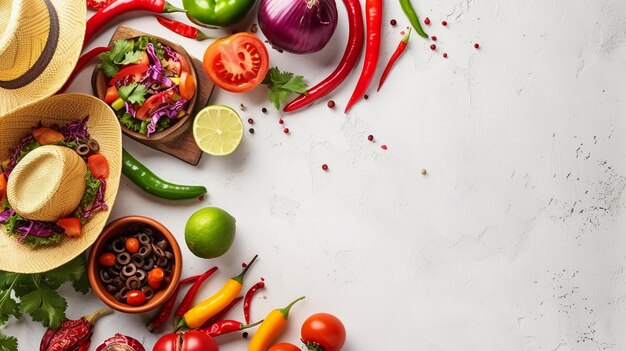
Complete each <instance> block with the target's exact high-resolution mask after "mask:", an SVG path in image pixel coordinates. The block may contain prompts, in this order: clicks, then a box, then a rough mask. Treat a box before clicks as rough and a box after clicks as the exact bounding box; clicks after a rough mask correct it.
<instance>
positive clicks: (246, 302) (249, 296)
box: [243, 282, 265, 323]
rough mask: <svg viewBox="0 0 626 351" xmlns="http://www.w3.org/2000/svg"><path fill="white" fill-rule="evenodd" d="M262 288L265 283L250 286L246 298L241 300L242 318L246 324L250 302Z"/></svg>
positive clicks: (248, 317) (248, 321)
mask: <svg viewBox="0 0 626 351" xmlns="http://www.w3.org/2000/svg"><path fill="white" fill-rule="evenodd" d="M264 287H265V282H258V283H256V284H254V285H252V287H251V288H250V290H248V292H247V293H246V297H245V299H244V300H243V316H244V318H245V319H246V323H250V302H252V297H253V296H254V294H255V293H256V292H257V291H259V290H260V289H263V288H264Z"/></svg>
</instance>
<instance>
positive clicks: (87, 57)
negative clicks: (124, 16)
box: [57, 46, 109, 93]
mask: <svg viewBox="0 0 626 351" xmlns="http://www.w3.org/2000/svg"><path fill="white" fill-rule="evenodd" d="M108 50H109V48H108V47H106V46H98V47H95V48H93V49H91V50H89V51H87V52H86V53H85V54H84V55H83V56H81V57H80V58H79V59H78V61H77V62H76V66H75V67H74V70H73V71H72V73H71V74H70V76H69V78H67V80H66V81H65V84H63V86H62V87H61V89H59V91H58V92H57V93H62V92H64V91H65V89H67V87H69V86H70V84H72V81H73V80H74V78H75V77H76V75H77V74H78V72H80V70H82V69H83V67H84V66H85V65H86V64H87V63H89V61H91V60H93V59H94V58H96V57H97V56H98V55H100V54H101V53H103V52H105V51H108Z"/></svg>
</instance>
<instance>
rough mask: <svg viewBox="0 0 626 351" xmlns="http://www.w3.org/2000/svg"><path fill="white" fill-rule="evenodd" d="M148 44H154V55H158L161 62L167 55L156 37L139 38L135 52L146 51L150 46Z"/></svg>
mask: <svg viewBox="0 0 626 351" xmlns="http://www.w3.org/2000/svg"><path fill="white" fill-rule="evenodd" d="M148 43H152V46H154V53H155V54H156V55H157V57H158V58H159V59H160V60H163V59H164V55H165V49H163V44H161V43H160V42H159V41H158V40H157V39H156V38H154V37H147V36H142V37H139V39H138V40H137V43H135V50H139V51H145V50H146V47H147V46H148Z"/></svg>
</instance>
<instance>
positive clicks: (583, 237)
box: [6, 0, 626, 351]
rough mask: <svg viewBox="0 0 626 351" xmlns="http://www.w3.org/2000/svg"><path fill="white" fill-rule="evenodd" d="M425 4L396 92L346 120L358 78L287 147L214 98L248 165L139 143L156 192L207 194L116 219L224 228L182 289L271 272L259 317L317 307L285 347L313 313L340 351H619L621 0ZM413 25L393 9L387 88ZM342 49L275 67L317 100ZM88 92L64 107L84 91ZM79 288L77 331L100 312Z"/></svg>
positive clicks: (231, 341) (623, 278) (388, 12)
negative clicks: (246, 269) (198, 188)
mask: <svg viewBox="0 0 626 351" xmlns="http://www.w3.org/2000/svg"><path fill="white" fill-rule="evenodd" d="M175 3H177V2H175ZM413 3H414V4H415V7H416V9H417V11H418V13H419V14H421V15H422V17H426V16H428V17H430V19H431V20H432V22H433V24H432V25H431V26H430V27H429V28H428V27H427V30H428V32H429V33H430V34H432V35H437V37H438V39H439V40H438V42H437V45H438V46H439V48H438V50H437V51H436V52H435V53H432V52H431V51H430V49H429V48H428V45H429V44H430V43H427V42H426V41H424V40H422V39H421V38H419V37H418V36H416V35H414V36H413V38H412V40H411V43H410V46H409V48H408V49H407V52H406V55H405V56H404V57H402V58H401V60H400V61H399V63H398V66H397V67H396V70H395V71H393V72H392V74H391V76H390V78H389V80H388V81H387V83H386V86H385V87H384V88H383V90H382V91H381V92H380V93H375V92H374V91H373V89H370V93H369V95H370V99H369V100H367V101H362V102H360V103H359V104H358V105H356V106H355V108H353V110H352V111H351V113H350V114H349V115H348V116H345V115H344V114H343V113H342V112H341V110H343V106H345V102H346V101H347V100H348V98H349V96H350V94H351V92H352V89H353V87H354V84H355V83H356V80H357V77H358V71H360V68H358V69H357V71H356V72H355V73H353V75H352V76H350V78H349V79H348V80H347V81H346V82H345V84H344V85H343V86H342V87H341V89H339V90H338V91H337V92H336V93H335V94H333V95H332V96H331V98H332V99H334V100H335V101H336V102H337V104H338V108H336V109H335V110H329V109H328V108H327V107H326V106H324V105H323V103H321V104H317V105H315V106H314V107H312V108H310V109H308V110H307V111H306V112H303V113H298V114H294V115H293V116H288V117H286V118H285V121H286V126H288V127H289V129H290V130H291V133H290V134H289V135H284V134H283V133H282V127H281V126H280V125H279V124H278V119H279V116H280V114H279V113H277V112H271V113H269V114H267V115H263V114H262V113H261V112H260V109H261V107H262V106H267V107H268V108H270V106H269V104H267V103H265V102H264V99H265V98H264V96H265V90H264V89H263V88H258V89H256V90H254V91H253V92H252V93H250V94H245V95H236V94H231V93H226V92H223V91H216V92H215V94H214V96H213V100H212V101H213V102H214V103H221V104H227V105H230V106H233V107H236V106H238V105H239V104H240V103H244V105H246V106H247V110H246V111H245V113H243V114H242V117H243V118H244V119H247V118H248V117H250V116H252V117H253V118H254V119H255V125H254V128H255V130H256V133H255V134H254V135H250V134H248V133H246V134H245V136H244V141H243V143H242V145H241V147H240V149H239V150H238V151H237V152H236V153H235V154H234V155H232V156H230V157H225V158H212V157H208V156H204V157H203V159H202V161H201V163H200V165H199V166H198V167H191V166H189V165H186V164H184V163H182V162H180V161H178V160H176V159H173V158H171V157H166V156H164V155H163V154H161V153H159V152H156V151H153V150H151V149H147V148H145V147H143V146H141V145H139V144H137V143H135V142H134V141H132V140H128V139H125V140H124V143H125V147H126V148H127V149H128V150H129V151H130V152H131V153H133V154H134V155H135V156H136V157H137V158H139V159H140V160H142V161H143V162H144V163H145V164H146V165H148V166H149V167H150V168H152V169H153V170H154V171H155V172H156V173H158V174H159V175H161V176H163V177H164V178H166V179H170V180H172V181H175V182H180V183H201V184H204V185H206V186H207V187H208V188H209V192H210V196H209V198H208V199H207V200H205V201H204V202H201V203H200V202H197V201H190V202H183V203H173V202H166V201H160V200H156V199H155V198H153V197H150V196H149V195H146V194H144V193H143V192H141V190H139V189H138V188H137V187H135V186H134V185H133V184H131V183H130V182H129V181H128V180H127V179H125V178H123V179H122V184H121V186H120V194H119V196H118V200H117V204H116V206H115V209H114V210H113V214H112V216H111V218H117V217H120V216H123V215H127V214H143V215H148V216H152V217H154V218H156V219H158V220H160V221H162V222H163V223H164V224H165V225H167V226H168V227H169V228H170V229H171V230H172V231H173V232H174V233H176V235H177V236H178V237H179V238H180V239H182V237H183V236H182V233H183V227H184V223H185V221H186V219H187V218H188V216H189V215H190V214H191V213H192V212H194V211H195V210H197V209H199V208H201V207H203V206H207V205H215V206H219V207H221V208H224V209H226V210H227V211H229V212H230V213H232V214H233V215H234V216H235V217H236V218H237V225H238V232H237V235H238V236H237V240H236V242H235V245H234V248H233V249H232V250H231V251H230V252H229V253H228V254H226V255H225V256H224V257H222V258H220V259H218V260H214V261H212V262H206V261H204V260H201V259H197V258H195V257H192V256H191V255H190V254H188V253H187V255H186V261H185V268H184V272H185V275H190V274H194V273H199V272H201V271H204V270H205V269H206V268H207V267H209V266H211V265H213V264H217V265H219V266H220V267H221V270H220V271H219V274H217V275H216V276H215V277H214V278H212V279H211V280H210V284H208V285H207V286H206V288H205V289H203V291H202V295H209V294H211V293H212V292H213V291H215V289H216V288H217V287H218V286H219V285H221V282H222V281H223V280H224V279H226V278H227V277H229V276H231V275H233V274H235V273H236V272H237V271H238V270H239V267H240V264H241V262H242V261H244V260H248V259H249V258H250V257H251V256H252V255H253V254H254V253H258V254H259V255H260V260H259V261H258V262H257V264H256V266H255V267H254V269H252V271H251V272H250V276H249V278H248V280H247V286H250V285H251V284H252V283H253V282H254V281H255V280H257V279H258V278H259V277H264V278H265V279H266V281H267V285H268V287H267V289H265V290H264V291H262V293H260V294H259V295H257V298H256V299H255V301H254V302H253V311H252V316H253V319H258V318H262V317H263V316H264V315H265V313H266V312H267V311H269V310H270V309H271V308H273V307H277V306H283V305H285V304H286V303H287V302H289V301H290V300H292V299H293V298H295V297H297V296H300V295H306V296H307V299H306V300H305V301H304V302H302V303H300V304H299V305H296V306H295V307H294V309H293V311H292V314H291V322H290V324H289V328H288V330H287V331H286V333H284V334H283V335H282V337H281V338H280V339H281V340H290V341H292V342H295V341H297V338H298V336H299V326H300V324H301V322H302V321H303V320H304V319H305V318H306V317H307V316H308V315H310V314H312V313H314V312H318V311H329V312H332V313H334V314H337V315H338V316H340V317H341V318H342V319H343V320H344V322H345V324H346V326H347V329H348V341H347V345H346V347H345V348H344V349H345V350H347V351H363V350H407V351H408V350H433V351H434V350H559V351H564V350H623V349H624V348H626V337H625V336H624V333H623V329H624V327H625V326H626V317H624V316H625V315H626V273H625V272H624V262H625V257H626V254H625V253H624V252H623V250H622V248H623V247H624V246H626V239H624V235H623V233H624V230H623V227H624V224H626V223H625V222H626V216H625V214H626V213H625V208H624V204H625V198H624V189H625V187H626V176H625V175H626V166H625V165H624V162H623V160H624V157H626V152H625V151H624V150H625V149H624V145H625V144H626V129H625V126H626V122H624V116H625V114H626V101H625V100H624V98H623V96H624V91H626V83H625V82H626V81H625V80H624V77H626V2H624V1H622V0H591V1H589V0H554V1H508V0H507V1H504V0H500V1H497V0H480V1H479V0H474V1H471V0H462V1H454V0H444V1H430V0H420V1H417V0H414V1H413ZM338 7H339V9H340V14H344V13H345V11H344V9H343V6H342V5H341V3H338ZM131 18H132V15H129V16H125V17H124V19H125V21H124V23H126V24H129V25H131V26H134V27H136V28H139V29H142V30H144V31H147V32H153V33H155V34H158V35H161V36H164V37H167V38H170V39H173V40H177V41H179V42H181V43H183V44H184V45H185V46H186V47H187V48H188V51H189V52H190V53H191V54H192V55H196V56H201V55H202V54H203V52H204V49H205V47H206V46H207V44H208V43H201V44H200V43H195V42H193V41H191V40H188V39H184V38H182V39H181V38H179V37H177V36H175V35H174V34H172V33H169V32H167V31H166V30H164V29H163V28H161V27H160V26H159V25H158V24H156V21H155V20H154V19H153V18H151V17H142V18H137V19H132V20H131ZM179 18H182V17H179ZM391 18H396V19H397V20H398V23H399V24H398V26H397V27H395V28H392V27H391V26H390V25H389V24H388V23H389V20H390V19H391ZM442 19H447V21H448V22H449V26H448V27H447V28H443V27H442V26H441V25H440V22H441V20H442ZM406 23H407V21H406V20H405V17H404V16H403V14H402V13H401V12H400V9H399V6H398V4H397V2H396V1H387V2H386V4H385V15H384V21H383V28H384V42H385V44H384V46H383V47H384V50H383V53H382V55H381V57H382V58H381V61H382V62H381V65H380V66H379V71H380V70H382V68H383V67H384V64H385V63H386V61H387V58H388V57H389V56H390V54H391V52H392V51H393V50H394V49H395V46H396V44H397V42H398V41H399V39H400V37H401V36H400V34H399V33H398V32H399V31H400V30H401V27H402V26H403V25H405V24H406ZM241 28H245V27H244V26H243V25H242V26H241ZM112 31H113V29H111V30H108V31H106V32H104V33H102V35H100V36H99V37H98V38H97V40H96V41H95V43H94V44H92V45H96V44H98V45H101V44H104V43H106V42H107V41H108V38H109V37H110V35H111V33H112ZM346 33H347V28H346V23H345V20H343V19H342V20H341V21H340V23H339V27H338V32H337V34H336V35H335V36H334V37H333V39H332V41H331V44H330V45H329V46H328V47H327V48H326V49H325V50H324V51H323V52H321V53H319V54H314V55H308V56H295V55H289V54H278V53H277V52H276V51H272V52H271V59H272V65H278V66H279V67H281V68H282V69H286V70H291V71H294V72H297V73H300V74H304V75H305V77H306V78H307V80H308V82H310V83H314V82H317V81H319V80H320V79H321V78H323V77H325V76H326V75H327V74H328V73H329V72H330V71H332V69H334V66H335V63H336V62H337V60H338V57H337V56H338V55H339V54H337V52H343V47H344V45H345V44H344V43H345V39H346ZM474 42H479V43H480V44H481V49H480V50H475V49H474V48H473V46H472V45H473V43H474ZM444 51H445V52H448V53H449V55H450V57H449V58H448V59H447V60H444V59H443V58H442V57H441V54H442V53H443V52H444ZM90 74H91V72H90V69H88V70H87V71H85V72H83V73H82V74H81V75H80V76H79V78H78V79H77V81H76V82H75V83H74V85H73V86H72V89H71V90H74V91H83V92H88V91H90V88H89V76H90ZM379 74H380V73H377V75H376V78H375V80H376V81H377V79H378V76H379ZM368 134H373V135H374V136H375V137H376V142H375V143H370V142H368V141H367V135H368ZM382 144H387V145H388V146H389V149H388V150H387V151H384V150H381V148H380V145H382ZM323 163H327V164H328V165H329V167H330V170H329V172H327V173H325V172H323V171H322V170H321V168H320V166H321V165H322V164H323ZM422 167H424V168H426V169H427V170H428V175H426V176H422V175H420V174H419V170H420V168H422ZM183 246H184V244H183ZM183 248H184V247H183ZM66 290H67V291H68V292H67V295H68V296H71V297H70V302H71V303H70V307H69V310H68V312H69V316H71V317H77V316H79V315H83V314H86V313H87V312H89V311H91V310H93V309H95V308H97V307H98V306H100V303H99V301H98V299H97V298H96V297H95V296H89V297H87V298H82V297H80V296H77V295H75V294H74V293H72V292H69V290H71V289H66ZM233 316H235V317H236V318H241V311H240V310H238V311H237V314H233ZM146 319H147V316H129V315H124V314H121V313H116V314H115V315H113V316H109V317H106V318H104V319H102V321H101V322H100V323H99V324H98V326H97V328H96V332H95V335H94V338H93V345H97V344H98V343H99V342H101V341H102V340H103V339H104V338H106V337H108V336H110V335H112V334H113V333H115V332H123V333H127V334H129V335H132V336H135V337H138V338H139V340H143V341H145V345H146V347H147V349H148V350H150V349H151V347H152V345H153V343H154V340H155V337H154V336H152V335H149V334H148V333H147V332H145V329H144V328H143V324H144V322H145V320H146ZM31 327H32V328H31ZM6 332H7V333H10V334H13V335H18V336H19V339H20V342H21V343H22V347H21V348H20V349H21V350H33V349H35V348H36V345H38V342H39V339H40V336H41V334H42V333H43V330H42V328H41V327H40V326H38V325H35V324H33V323H31V322H29V321H27V320H24V321H20V322H18V321H14V320H12V321H11V322H10V327H9V328H7V330H6ZM220 342H221V347H222V348H221V349H222V350H223V351H231V350H243V349H245V342H244V341H243V340H242V339H241V337H240V336H233V337H222V339H221V340H220Z"/></svg>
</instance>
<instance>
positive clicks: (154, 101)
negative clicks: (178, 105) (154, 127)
mask: <svg viewBox="0 0 626 351" xmlns="http://www.w3.org/2000/svg"><path fill="white" fill-rule="evenodd" d="M172 100H174V91H173V90H166V91H162V92H160V93H158V94H154V95H152V96H150V97H149V98H147V99H146V101H144V102H143V105H141V107H140V108H139V111H137V114H136V116H135V117H136V118H137V119H138V120H141V121H145V120H147V119H148V118H150V115H151V114H152V112H154V110H156V109H157V108H158V107H159V106H161V105H163V104H166V103H169V102H171V101H172Z"/></svg>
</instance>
